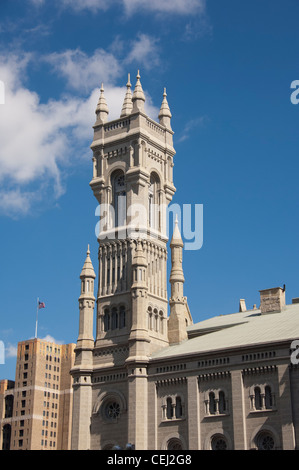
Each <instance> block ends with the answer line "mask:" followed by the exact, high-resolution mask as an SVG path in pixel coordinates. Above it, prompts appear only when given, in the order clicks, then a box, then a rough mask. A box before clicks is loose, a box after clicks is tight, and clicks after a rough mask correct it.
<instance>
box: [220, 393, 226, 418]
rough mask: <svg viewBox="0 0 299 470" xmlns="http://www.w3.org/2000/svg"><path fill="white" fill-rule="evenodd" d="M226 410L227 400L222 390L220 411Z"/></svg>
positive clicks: (221, 412)
mask: <svg viewBox="0 0 299 470" xmlns="http://www.w3.org/2000/svg"><path fill="white" fill-rule="evenodd" d="M225 412H226V402H225V395H224V392H223V391H222V390H221V391H220V392H219V413H220V414H223V413H225Z"/></svg>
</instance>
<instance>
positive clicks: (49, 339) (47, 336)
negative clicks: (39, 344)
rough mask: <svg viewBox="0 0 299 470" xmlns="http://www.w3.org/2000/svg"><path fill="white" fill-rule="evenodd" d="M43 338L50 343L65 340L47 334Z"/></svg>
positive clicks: (59, 342) (61, 342)
mask: <svg viewBox="0 0 299 470" xmlns="http://www.w3.org/2000/svg"><path fill="white" fill-rule="evenodd" d="M41 340H42V341H47V342H48V343H55V344H64V341H60V340H58V339H55V338H53V336H51V335H46V336H45V337H44V338H41Z"/></svg>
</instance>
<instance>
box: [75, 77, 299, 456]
mask: <svg viewBox="0 0 299 470" xmlns="http://www.w3.org/2000/svg"><path fill="white" fill-rule="evenodd" d="M144 104H145V95H144V92H143V89H142V85H141V82H140V76H139V72H138V74H137V81H136V85H135V88H134V90H133V92H132V91H131V83H130V79H128V83H127V92H126V94H125V97H124V102H123V107H122V110H121V114H120V117H119V118H118V119H115V120H113V121H108V106H107V103H106V100H105V96H104V89H103V87H102V88H101V94H100V97H99V101H98V104H97V107H96V122H95V124H94V126H93V127H94V139H93V142H92V145H91V149H92V151H93V159H92V161H93V177H92V180H91V182H90V186H91V189H92V191H93V193H94V196H95V197H96V199H97V201H98V202H99V206H100V208H101V214H100V216H101V221H100V223H99V232H98V242H99V249H98V273H97V276H96V274H95V271H94V268H93V264H92V261H91V257H90V252H89V249H88V251H87V256H86V260H85V263H84V266H83V269H82V272H81V276H80V278H81V294H80V297H79V335H78V340H77V344H76V348H75V354H76V356H75V363H74V366H73V367H72V370H71V375H72V377H73V418H72V445H71V447H72V449H74V450H75V449H82V450H87V449H91V450H105V449H112V448H115V447H116V446H119V447H121V448H126V446H127V445H130V446H134V448H135V449H137V450H147V449H149V450H175V449H177V450H179V449H185V450H200V449H204V450H206V449H228V450H229V449H235V450H238V449H296V448H297V441H298V439H299V435H298V433H299V406H298V397H299V369H298V368H297V356H296V344H295V343H294V340H296V334H297V335H299V303H298V299H293V300H292V304H290V305H287V304H286V300H285V288H281V287H277V288H271V289H266V290H262V291H260V307H259V308H256V307H254V308H253V309H252V310H247V309H246V306H245V304H244V301H241V302H240V308H239V312H237V313H234V314H231V315H222V316H218V317H214V318H211V319H209V320H205V321H202V322H200V323H196V324H194V323H193V320H192V315H191V312H190V310H189V307H188V303H187V299H186V297H185V296H184V281H185V280H184V273H183V261H182V260H183V248H184V245H183V241H182V237H181V234H180V230H179V223H178V221H177V220H176V223H175V226H174V230H173V233H172V235H171V242H170V251H171V271H170V279H169V282H170V289H171V292H170V298H168V295H167V286H168V279H167V242H168V237H167V236H166V230H165V227H166V220H165V219H166V212H167V207H168V205H169V204H170V203H171V201H172V198H173V195H174V194H175V186H174V183H173V166H174V156H175V150H174V148H173V131H172V128H171V112H170V109H169V105H168V101H167V97H166V91H165V90H164V94H163V99H162V105H161V109H160V112H159V116H158V119H159V122H156V121H154V120H153V119H151V118H150V117H149V116H147V114H146V113H145V109H144ZM168 311H169V313H168ZM94 316H95V324H94ZM94 331H95V333H94ZM94 335H95V337H94ZM294 344H295V346H294Z"/></svg>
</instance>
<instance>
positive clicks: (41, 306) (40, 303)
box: [38, 302, 46, 308]
mask: <svg viewBox="0 0 299 470" xmlns="http://www.w3.org/2000/svg"><path fill="white" fill-rule="evenodd" d="M38 308H46V305H45V303H44V302H38Z"/></svg>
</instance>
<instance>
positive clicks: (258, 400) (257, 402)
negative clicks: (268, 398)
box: [254, 387, 262, 410]
mask: <svg viewBox="0 0 299 470" xmlns="http://www.w3.org/2000/svg"><path fill="white" fill-rule="evenodd" d="M254 406H255V409H256V410H261V409H262V395H261V389H260V387H255V389H254Z"/></svg>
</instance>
